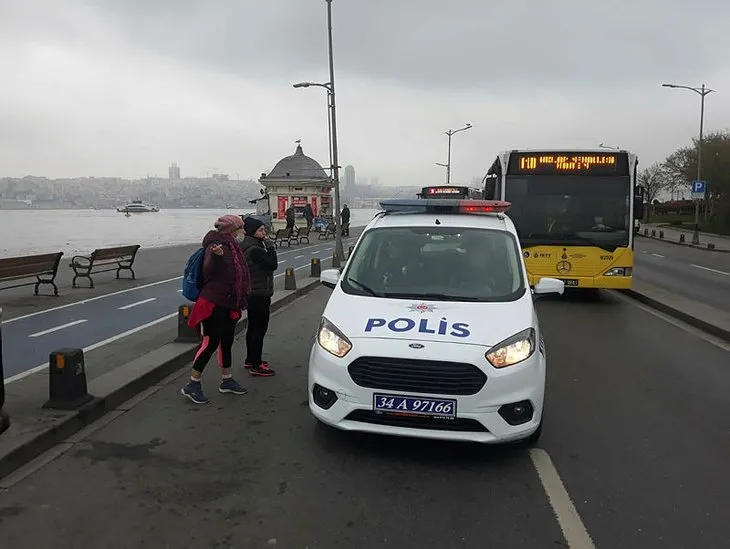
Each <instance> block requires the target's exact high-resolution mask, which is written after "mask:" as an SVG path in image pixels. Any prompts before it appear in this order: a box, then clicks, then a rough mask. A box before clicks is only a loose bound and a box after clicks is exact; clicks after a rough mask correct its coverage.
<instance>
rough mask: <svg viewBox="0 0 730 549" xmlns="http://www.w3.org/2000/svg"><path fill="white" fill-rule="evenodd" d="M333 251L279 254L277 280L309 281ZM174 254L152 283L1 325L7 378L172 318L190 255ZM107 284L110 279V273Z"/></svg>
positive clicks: (326, 245)
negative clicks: (291, 271)
mask: <svg viewBox="0 0 730 549" xmlns="http://www.w3.org/2000/svg"><path fill="white" fill-rule="evenodd" d="M344 243H345V246H347V245H348V244H349V243H353V244H354V238H352V239H346V240H344ZM333 248H334V241H333V240H331V239H330V240H329V241H320V242H317V241H316V238H313V239H312V244H310V245H307V244H301V245H299V246H297V245H294V246H292V247H291V248H287V247H286V246H284V247H283V248H280V249H279V250H278V257H279V269H278V270H277V271H276V274H275V278H277V279H278V278H282V277H283V276H284V271H285V270H286V269H287V268H288V267H293V268H295V269H298V270H299V272H298V274H299V277H300V278H301V277H302V276H309V271H308V269H309V266H310V263H311V259H312V258H313V257H319V258H320V259H321V260H322V261H323V268H326V267H327V263H326V261H329V259H330V258H331V256H332V251H333ZM193 249H195V248H193ZM172 250H173V249H170V250H168V251H166V252H164V253H163V252H160V254H159V255H164V257H165V260H164V262H163V263H164V264H167V265H168V268H167V269H161V270H158V272H157V276H156V277H154V278H156V280H151V281H147V282H146V283H145V284H141V285H137V286H134V287H131V288H126V289H124V290H117V291H113V292H110V293H106V294H97V295H95V296H93V297H87V298H84V299H82V300H80V301H72V302H68V303H66V304H64V305H60V306H58V307H52V308H50V309H45V310H41V311H36V312H33V313H30V314H28V315H21V316H16V317H14V318H10V319H9V320H6V321H4V322H3V326H2V329H3V344H4V346H3V350H4V356H5V378H6V379H17V378H18V376H22V375H24V374H26V373H28V372H33V371H40V370H42V369H45V368H47V364H48V355H49V353H51V352H52V351H54V350H57V349H61V348H64V347H77V348H82V349H88V348H90V347H91V348H96V347H98V346H99V345H103V344H104V343H106V342H109V343H111V342H113V341H115V340H116V339H118V338H119V335H120V334H123V333H130V332H131V333H134V331H136V330H142V329H145V328H147V327H150V326H151V325H154V324H153V323H160V322H163V321H165V320H168V319H170V318H175V317H176V316H177V310H178V307H179V306H180V305H181V304H183V303H188V301H187V300H186V299H185V298H183V297H182V295H181V289H180V288H181V279H182V274H181V273H182V270H183V268H184V265H185V261H186V260H187V258H188V255H189V254H183V253H182V252H183V249H180V252H181V253H180V255H179V256H178V257H177V260H176V261H172V260H171V258H169V257H168V256H169V255H170V251H172ZM345 251H347V249H345ZM149 260H152V258H149ZM111 278H114V275H113V273H112V275H111Z"/></svg>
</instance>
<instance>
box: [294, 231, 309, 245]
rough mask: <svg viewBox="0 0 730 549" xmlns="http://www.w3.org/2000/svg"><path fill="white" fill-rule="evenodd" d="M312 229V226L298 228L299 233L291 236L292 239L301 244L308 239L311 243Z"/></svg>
mask: <svg viewBox="0 0 730 549" xmlns="http://www.w3.org/2000/svg"><path fill="white" fill-rule="evenodd" d="M311 230H312V229H311V227H302V228H300V229H298V230H297V234H295V235H292V236H291V238H290V240H294V241H295V242H296V243H297V244H301V243H302V242H303V241H304V240H306V241H307V244H309V233H310V231H311Z"/></svg>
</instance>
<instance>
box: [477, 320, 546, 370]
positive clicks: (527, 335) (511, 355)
mask: <svg viewBox="0 0 730 549" xmlns="http://www.w3.org/2000/svg"><path fill="white" fill-rule="evenodd" d="M534 352H535V330H534V328H527V330H523V331H521V332H520V333H518V334H515V335H513V336H512V337H508V338H507V339H505V340H504V341H502V342H501V343H498V344H497V345H495V346H494V347H492V348H491V349H490V350H489V351H488V352H487V353H485V355H484V356H485V358H486V359H487V360H488V361H489V363H490V364H491V365H492V366H494V367H495V368H506V367H507V366H513V365H515V364H518V363H520V362H522V361H523V360H527V359H528V358H530V357H531V356H532V353H534Z"/></svg>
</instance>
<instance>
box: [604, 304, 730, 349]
mask: <svg viewBox="0 0 730 549" xmlns="http://www.w3.org/2000/svg"><path fill="white" fill-rule="evenodd" d="M609 292H611V294H612V295H614V296H616V298H618V299H620V300H621V301H624V302H626V303H628V304H629V305H631V306H632V307H636V308H638V309H641V310H642V311H644V312H645V313H649V314H650V315H652V316H655V317H656V318H658V319H660V320H663V321H664V322H666V323H667V324H671V325H672V326H675V327H676V328H679V329H680V330H683V331H685V332H687V333H688V334H692V335H693V336H695V337H699V338H700V339H701V340H703V341H706V342H707V343H709V344H710V345H714V346H715V347H717V348H719V349H722V350H723V351H728V352H730V343H728V342H726V341H724V340H722V339H720V338H719V337H715V336H713V335H712V334H708V333H706V332H703V331H702V330H700V329H699V328H695V327H694V326H691V325H689V324H685V323H684V322H682V321H681V320H678V319H676V318H673V317H671V316H669V315H667V314H665V313H662V312H661V311H657V310H655V309H652V308H651V307H649V306H648V305H644V304H643V303H640V302H638V301H636V300H635V299H632V298H630V297H629V296H626V295H623V294H622V293H620V292H618V291H616V290H609Z"/></svg>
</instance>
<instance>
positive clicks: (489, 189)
mask: <svg viewBox="0 0 730 549" xmlns="http://www.w3.org/2000/svg"><path fill="white" fill-rule="evenodd" d="M497 194H498V193H497V180H496V179H495V178H493V177H489V178H487V181H486V183H485V184H484V200H499V197H498V196H497Z"/></svg>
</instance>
